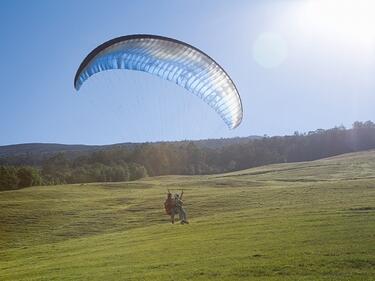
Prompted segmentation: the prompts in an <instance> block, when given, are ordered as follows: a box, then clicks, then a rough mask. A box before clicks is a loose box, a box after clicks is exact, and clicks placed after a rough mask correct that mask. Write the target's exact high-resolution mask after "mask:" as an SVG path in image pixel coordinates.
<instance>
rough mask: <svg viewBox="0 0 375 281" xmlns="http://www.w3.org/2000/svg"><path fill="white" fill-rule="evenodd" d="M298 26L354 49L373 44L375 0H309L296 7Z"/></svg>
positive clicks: (366, 47) (372, 45)
mask: <svg viewBox="0 0 375 281" xmlns="http://www.w3.org/2000/svg"><path fill="white" fill-rule="evenodd" d="M298 16H299V21H300V24H301V27H302V28H304V29H306V28H307V29H308V30H305V32H306V31H308V32H310V35H312V36H315V35H318V36H320V37H322V39H323V40H326V41H328V42H334V43H338V44H340V46H343V45H344V46H346V47H349V48H353V47H355V49H356V50H357V51H362V50H364V49H367V50H372V51H373V48H374V45H375V1H374V0H308V1H304V2H301V5H300V6H299V9H298Z"/></svg>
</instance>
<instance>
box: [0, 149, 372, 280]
mask: <svg viewBox="0 0 375 281" xmlns="http://www.w3.org/2000/svg"><path fill="white" fill-rule="evenodd" d="M167 188H170V189H173V190H177V189H181V188H183V189H184V190H185V202H186V209H187V211H188V214H189V217H190V222H191V223H190V224H189V225H180V224H176V225H172V224H170V223H169V221H168V217H167V216H166V215H165V214H164V210H163V201H164V198H165V195H166V190H167ZM0 210H1V217H0V280H314V281H318V280H375V151H367V152H362V153H355V154H346V155H342V156H338V157H332V158H329V159H323V160H319V161H313V162H304V163H292V164H277V165H269V166H264V167H259V168H255V169H249V170H245V171H239V172H234V173H229V174H222V175H212V176H166V177H156V178H148V179H145V180H142V181H137V182H130V183H116V184H85V185H64V186H47V187H32V188H26V189H23V190H18V191H6V192H1V193H0Z"/></svg>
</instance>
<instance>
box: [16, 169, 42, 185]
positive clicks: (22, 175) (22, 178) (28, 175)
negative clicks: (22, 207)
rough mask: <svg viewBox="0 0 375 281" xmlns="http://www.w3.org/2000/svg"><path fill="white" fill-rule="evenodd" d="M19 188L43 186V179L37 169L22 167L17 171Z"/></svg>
mask: <svg viewBox="0 0 375 281" xmlns="http://www.w3.org/2000/svg"><path fill="white" fill-rule="evenodd" d="M17 177H18V180H19V182H18V187H28V186H33V185H41V184H42V178H41V177H40V175H39V172H38V171H37V170H36V169H35V168H31V167H21V168H19V169H18V171H17Z"/></svg>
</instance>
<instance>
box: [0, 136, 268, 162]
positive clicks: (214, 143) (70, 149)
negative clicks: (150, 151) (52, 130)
mask: <svg viewBox="0 0 375 281" xmlns="http://www.w3.org/2000/svg"><path fill="white" fill-rule="evenodd" d="M260 138H262V137H260V136H248V137H235V138H225V139H224V138H223V139H204V140H192V141H189V140H184V141H165V142H152V143H155V144H157V143H186V142H193V143H194V144H195V145H197V146H198V147H202V148H212V149H214V148H220V147H223V146H227V145H232V144H240V143H245V142H248V141H250V140H254V139H260ZM143 144H147V142H144V143H131V142H127V143H117V144H107V145H86V144H59V143H23V144H12V145H3V146H0V158H8V157H16V156H17V157H19V156H21V157H22V156H31V155H38V156H46V157H48V156H50V155H52V154H56V153H60V152H64V153H66V154H68V155H69V154H86V153H88V152H93V151H97V150H107V149H112V148H116V147H121V148H129V149H132V148H134V147H137V146H139V145H143Z"/></svg>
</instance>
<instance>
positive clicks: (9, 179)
mask: <svg viewBox="0 0 375 281" xmlns="http://www.w3.org/2000/svg"><path fill="white" fill-rule="evenodd" d="M41 184H42V178H41V176H40V174H39V171H38V170H37V169H35V168H32V167H12V166H0V190H10V189H17V188H22V187H28V186H33V185H41Z"/></svg>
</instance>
